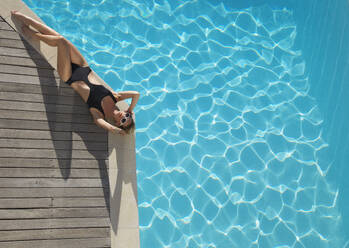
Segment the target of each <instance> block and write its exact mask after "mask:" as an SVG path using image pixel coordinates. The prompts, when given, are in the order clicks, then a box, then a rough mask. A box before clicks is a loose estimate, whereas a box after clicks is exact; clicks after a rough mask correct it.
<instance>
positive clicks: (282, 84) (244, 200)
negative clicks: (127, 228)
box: [24, 0, 349, 248]
mask: <svg viewBox="0 0 349 248" xmlns="http://www.w3.org/2000/svg"><path fill="white" fill-rule="evenodd" d="M24 2H25V3H26V4H28V5H29V7H31V8H32V9H33V10H34V11H35V12H36V13H37V14H38V15H39V16H40V17H41V18H42V19H43V20H44V21H45V22H46V23H47V24H48V25H50V26H51V27H53V28H54V29H56V30H57V31H59V32H60V33H62V34H63V35H64V36H66V37H67V38H69V39H70V40H71V41H72V42H73V43H74V44H75V45H76V46H78V47H79V49H80V50H81V51H82V53H83V54H84V56H85V57H86V58H87V59H88V61H89V63H90V65H91V67H92V68H93V69H94V70H95V71H96V72H97V73H98V74H99V75H100V76H101V77H102V78H103V79H104V80H105V81H106V82H107V83H108V84H109V85H111V86H112V87H113V88H114V89H115V90H138V91H140V92H141V98H140V101H139V104H138V106H137V108H136V109H135V112H136V115H137V139H136V140H137V143H136V152H137V177H138V196H139V199H138V201H139V216H140V232H141V233H140V235H141V247H142V248H153V247H156V248H157V247H171V248H172V247H181V248H182V247H190V248H194V247H205V248H206V247H222V248H231V247H295V248H300V247H306V248H308V247H310V248H312V247H316V248H318V247H349V242H348V240H349V229H348V228H346V227H348V226H349V210H348V209H347V208H346V206H347V204H348V203H349V197H348V193H349V192H348V191H349V185H348V182H347V181H346V180H345V175H346V174H347V172H348V171H349V169H348V166H347V164H348V161H349V158H348V155H347V154H348V145H347V141H348V132H347V127H348V126H349V125H348V124H349V113H348V111H347V110H346V107H347V106H349V102H348V101H349V100H348V97H346V93H347V92H349V91H348V90H349V89H348V88H349V86H348V84H347V83H346V82H347V81H348V80H349V70H348V54H349V51H348V48H347V44H349V43H348V41H349V32H348V31H349V30H348V29H349V26H348V10H349V9H348V8H349V7H348V3H347V1H346V0H336V1H335V0H331V1H324V0H320V1H319V0H317V1H315V0H309V1H300V0H295V1H264V0H256V1H248V0H247V1H242V0H241V1H229V2H230V3H228V1H218V0H212V1H204V0H200V1H174V0H171V1H162V0H154V1H145V0H144V1H142V0H124V1H112V0H104V1H102V0H100V1H95V0H94V1H88V0H86V1H75V0H74V1H65V0H56V1H50V2H49V1H31V0H25V1H24ZM76 27H78V28H79V32H78V33H77V32H76Z"/></svg>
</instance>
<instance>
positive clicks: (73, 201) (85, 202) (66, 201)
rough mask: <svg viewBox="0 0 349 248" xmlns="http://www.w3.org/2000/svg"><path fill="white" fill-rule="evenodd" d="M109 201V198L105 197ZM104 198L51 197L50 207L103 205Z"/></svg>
mask: <svg viewBox="0 0 349 248" xmlns="http://www.w3.org/2000/svg"><path fill="white" fill-rule="evenodd" d="M108 198H109V196H108ZM107 200H108V201H109V199H107ZM105 206H106V199H105V198H104V197H103V198H102V197H100V198H76V197H75V198H53V203H52V207H54V208H60V207H67V208H69V207H71V208H81V207H105Z"/></svg>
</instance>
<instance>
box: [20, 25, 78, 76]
mask: <svg viewBox="0 0 349 248" xmlns="http://www.w3.org/2000/svg"><path fill="white" fill-rule="evenodd" d="M22 30H23V33H24V34H25V35H27V36H29V37H32V38H34V39H38V40H41V41H43V42H45V43H46V44H48V45H49V46H55V47H57V71H58V74H59V76H60V77H61V79H62V80H63V81H64V82H65V81H67V80H68V79H69V78H70V76H71V73H72V71H71V57H70V45H69V43H68V41H67V40H66V39H65V38H64V37H63V36H61V35H59V36H57V35H48V34H42V33H39V32H35V31H34V30H32V29H31V28H29V27H28V26H25V25H24V26H23V27H22Z"/></svg>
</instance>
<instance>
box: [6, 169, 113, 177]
mask: <svg viewBox="0 0 349 248" xmlns="http://www.w3.org/2000/svg"><path fill="white" fill-rule="evenodd" d="M62 175H69V178H100V177H101V175H108V173H107V172H105V171H101V170H99V169H75V168H74V169H69V168H64V169H50V168H11V169H8V168H0V178H10V177H13V178H25V177H31V178H37V177H40V178H62Z"/></svg>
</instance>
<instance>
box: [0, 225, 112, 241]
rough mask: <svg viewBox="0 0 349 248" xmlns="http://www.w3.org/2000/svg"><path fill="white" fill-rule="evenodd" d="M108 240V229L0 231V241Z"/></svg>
mask: <svg viewBox="0 0 349 248" xmlns="http://www.w3.org/2000/svg"><path fill="white" fill-rule="evenodd" d="M103 237H104V238H110V229H109V228H103V227H101V228H70V229H43V230H42V229H41V230H20V231H0V241H16V240H22V241H23V240H38V239H63V238H64V239H71V238H103Z"/></svg>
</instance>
